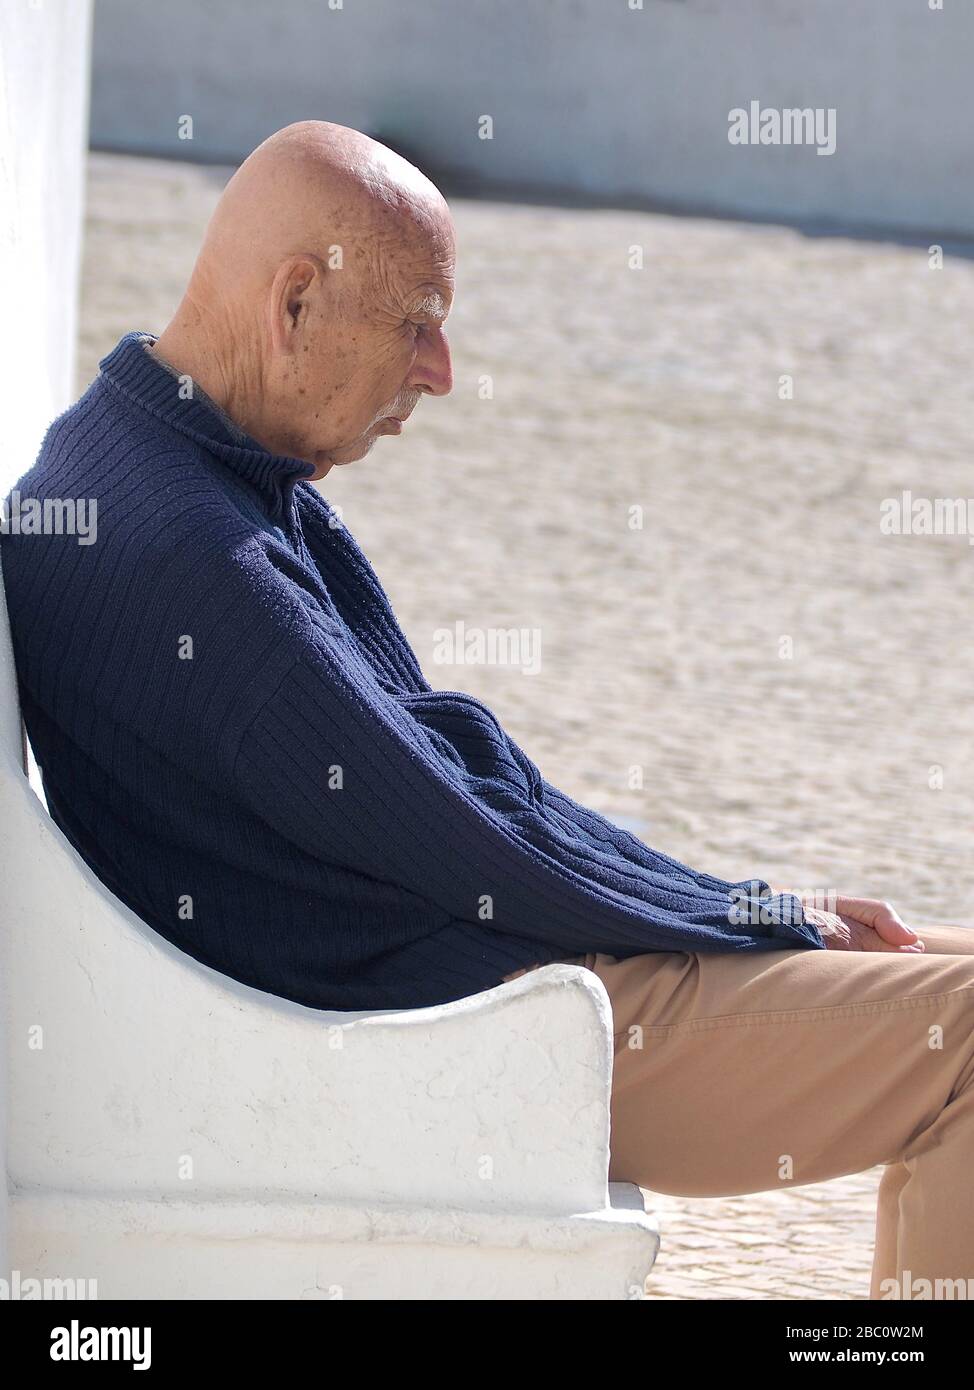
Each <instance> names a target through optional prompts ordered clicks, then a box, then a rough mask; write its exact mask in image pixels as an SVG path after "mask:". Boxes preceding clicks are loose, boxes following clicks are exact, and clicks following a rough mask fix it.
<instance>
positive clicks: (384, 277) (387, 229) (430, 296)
mask: <svg viewBox="0 0 974 1390" xmlns="http://www.w3.org/2000/svg"><path fill="white" fill-rule="evenodd" d="M455 259H456V244H455V240H454V232H453V221H452V218H451V217H450V215H449V212H448V211H445V210H444V211H441V210H439V209H435V208H434V209H425V208H424V209H419V210H417V211H414V210H411V209H410V210H408V211H407V212H405V213H403V212H399V213H397V214H395V215H390V216H385V217H383V218H382V220H381V225H380V226H379V227H378V228H376V229H375V235H374V236H373V237H372V238H371V239H370V246H369V254H368V256H367V260H368V262H369V267H368V268H369V270H370V271H371V272H372V277H373V279H374V282H375V285H376V289H377V290H378V291H379V292H381V291H382V289H385V290H386V291H387V292H391V293H394V294H397V295H406V294H408V295H409V296H410V299H411V301H412V303H413V304H414V306H415V307H416V308H421V309H422V311H423V312H424V313H425V314H428V315H429V316H430V317H432V318H446V316H447V314H448V313H449V311H450V305H451V302H452V299H453V285H454V272H455Z"/></svg>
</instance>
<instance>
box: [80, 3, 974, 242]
mask: <svg viewBox="0 0 974 1390" xmlns="http://www.w3.org/2000/svg"><path fill="white" fill-rule="evenodd" d="M331 2H332V3H335V0H331ZM944 6H945V8H944V10H943V11H942V12H941V11H931V10H930V9H929V7H928V3H927V0H855V3H854V4H850V3H849V0H815V3H809V0H643V8H642V10H630V9H629V8H628V0H462V2H461V0H343V6H342V8H341V9H340V10H333V9H330V8H329V0H275V3H267V2H266V0H207V3H206V4H200V3H198V0H166V3H165V4H159V3H158V0H97V6H96V31H95V56H94V90H93V119H92V136H93V140H94V142H95V143H96V144H99V145H103V146H107V147H113V148H121V149H126V150H134V151H150V152H155V153H160V154H165V155H168V156H171V157H187V158H194V159H209V160H213V159H216V160H235V159H238V158H240V157H242V156H243V155H244V154H245V153H247V152H248V151H249V150H250V149H252V148H253V146H254V145H256V144H257V143H258V142H259V141H260V140H261V139H263V138H264V137H265V136H266V135H267V134H269V133H270V132H271V131H272V130H275V129H276V128H278V127H279V126H282V125H285V124H287V123H288V122H289V121H293V120H299V119H305V118H308V117H318V118H324V119H329V120H336V121H340V122H342V123H343V124H346V125H353V126H357V127H359V128H360V129H364V130H367V131H369V132H370V133H374V134H379V135H385V136H386V137H390V138H391V139H392V141H394V142H399V143H400V144H402V145H403V146H405V147H406V148H407V149H412V150H413V151H414V152H415V154H416V156H417V157H418V160H419V162H421V163H426V164H427V165H428V166H432V167H433V168H434V169H435V168H440V169H444V168H446V169H454V170H458V171H461V172H463V173H464V174H466V175H469V176H471V177H474V178H476V179H478V180H487V181H500V182H514V183H517V184H523V185H527V186H535V187H541V188H544V187H548V188H556V187H560V186H563V187H566V188H568V189H572V190H576V191H578V192H580V193H585V194H593V195H598V196H605V197H608V198H612V199H618V198H624V197H626V196H633V197H636V198H639V199H648V200H651V201H653V202H657V203H661V204H663V205H676V206H684V207H687V208H691V209H699V210H703V211H709V210H722V211H727V212H733V213H737V214H743V215H745V216H752V217H753V216H757V217H762V216H769V217H776V216H777V217H784V218H786V219H788V220H807V221H817V220H826V221H837V222H841V223H852V224H860V225H870V224H872V225H876V226H885V227H890V228H910V229H915V230H916V231H917V232H918V233H920V234H921V235H922V236H927V234H928V233H929V235H930V237H931V239H936V237H938V236H947V235H949V234H950V233H951V232H954V233H959V234H964V235H969V234H974V178H972V176H971V175H972V167H971V166H972V159H971V125H972V123H971V100H970V97H969V91H970V71H971V62H972V56H974V5H971V4H970V3H967V2H966V0H944ZM751 100H758V101H760V102H761V103H762V105H764V106H774V107H779V108H781V107H795V106H797V107H805V106H810V107H824V108H828V107H835V108H836V112H837V117H836V120H837V137H838V139H837V149H836V153H835V154H834V155H832V156H829V157H824V156H819V155H816V153H815V150H814V149H812V148H808V147H790V148H789V147H784V146H768V147H761V146H754V147H752V146H747V147H734V146H731V145H730V144H729V143H728V140H727V117H728V112H729V111H730V110H731V109H732V108H733V107H738V106H741V107H746V106H747V105H748V103H749V102H750V101H751ZM485 113H486V114H489V115H491V116H492V117H493V118H494V139H493V140H492V141H483V140H480V139H478V138H477V120H478V117H479V116H481V115H483V114H485ZM183 115H190V116H192V117H193V122H194V138H193V140H192V141H183V140H180V139H178V138H177V125H178V121H179V118H180V116H183Z"/></svg>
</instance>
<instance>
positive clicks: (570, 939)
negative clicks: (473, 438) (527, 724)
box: [4, 122, 974, 1296]
mask: <svg viewBox="0 0 974 1390" xmlns="http://www.w3.org/2000/svg"><path fill="white" fill-rule="evenodd" d="M453 275H454V236H453V226H452V222H451V218H450V214H449V211H448V208H447V205H446V203H445V202H444V200H443V198H442V197H441V196H440V194H439V193H438V191H437V190H436V188H435V187H434V186H433V185H432V184H431V183H430V182H429V181H428V180H427V179H426V178H425V177H424V176H423V175H422V174H421V173H420V172H419V171H418V170H416V169H415V168H413V167H412V166H411V165H410V164H408V163H406V162H405V161H404V160H402V159H400V158H399V157H398V156H396V155H394V154H393V153H392V152H390V151H389V150H387V149H385V148H383V147H382V146H380V145H377V144H376V143H375V142H373V141H371V140H368V139H367V138H366V137H364V136H362V135H360V134H358V133H357V132H354V131H350V130H346V129H344V128H342V127H339V126H333V125H328V124H324V123H320V122H305V123H302V124H300V125H297V126H292V127H289V128H288V129H286V130H283V131H280V132H279V133H278V134H277V135H275V136H273V137H272V138H271V139H269V140H268V141H266V142H265V143H264V144H263V145H261V146H260V148H259V149H258V150H256V151H255V152H254V153H253V154H252V155H251V156H250V158H249V159H247V160H246V161H245V162H244V164H243V165H242V166H241V168H240V169H239V170H238V171H237V173H236V174H235V175H234V177H233V178H232V179H231V181H230V183H229V184H228V186H227V188H226V190H225V192H224V194H223V196H222V198H221V200H220V202H219V205H218V207H217V209H216V212H215V214H214V216H213V219H212V221H211V223H210V225H209V228H208V229H207V233H206V237H205V240H204V243H203V246H202V249H201V251H200V255H199V259H198V261H197V264H196V266H195V268H194V271H193V274H192V277H191V279H190V282H189V285H188V287H187V290H186V294H185V297H184V299H183V301H182V303H181V304H180V306H179V308H178V310H177V312H176V314H175V317H174V318H173V320H172V322H171V323H170V324H169V325H168V327H167V328H166V329H165V331H164V332H163V333H162V335H161V336H160V337H159V338H157V339H154V338H152V337H151V336H150V335H148V334H142V333H130V334H128V335H127V336H126V337H124V338H123V339H122V340H121V342H120V343H119V344H118V345H117V346H116V347H115V348H114V349H113V351H112V352H110V353H109V355H108V356H107V357H106V358H105V359H104V361H103V362H102V363H101V373H100V375H99V377H98V379H97V380H96V381H95V382H94V384H93V385H92V386H91V387H90V388H89V390H88V391H87V392H86V394H85V395H84V396H83V397H82V399H81V400H80V401H79V402H78V403H77V405H75V406H74V407H73V408H72V409H71V410H69V411H68V412H67V413H66V414H65V415H63V416H62V417H61V418H60V419H59V420H58V421H56V423H55V424H54V425H53V426H52V428H51V430H50V432H49V434H48V437H47V439H46V441H45V443H44V446H43V449H42V451H41V455H40V458H39V460H38V462H37V464H36V465H35V467H34V469H33V470H32V471H31V473H29V474H28V475H27V477H26V478H25V479H24V480H22V482H21V483H20V485H19V492H20V494H21V496H29V497H32V498H37V499H39V500H40V501H42V502H43V501H44V500H49V499H64V498H74V499H82V498H88V499H92V500H95V501H97V508H98V509H97V517H98V534H97V542H96V543H95V544H90V545H84V546H79V545H76V544H73V543H72V541H71V538H69V537H66V536H62V535H58V536H51V535H43V534H41V535H37V536H33V535H27V534H20V535H11V536H10V537H8V538H7V541H6V543H5V546H4V571H5V578H6V585H7V591H8V599H9V606H10V614H11V620H12V626H13V633H14V640H15V649H16V656H17V663H18V669H19V676H20V681H21V699H22V706H23V711H24V717H25V720H26V724H27V728H28V731H29V734H30V738H31V741H32V744H33V747H34V749H35V751H36V754H37V759H38V762H39V764H40V766H41V768H42V771H43V778H44V785H45V789H46V793H47V798H48V803H49V806H50V810H51V814H52V816H53V817H54V818H55V820H56V821H57V823H58V824H59V825H60V826H61V828H62V829H63V831H64V833H65V834H66V835H67V836H68V838H69V839H70V840H71V842H72V843H73V844H74V845H75V846H76V848H77V850H78V852H79V853H80V854H81V855H82V856H83V857H84V858H85V859H86V860H87V862H88V863H89V864H90V865H91V866H92V868H93V869H94V870H95V872H96V873H97V874H98V875H99V876H100V877H101V879H102V880H103V881H104V882H105V883H106V884H107V885H108V886H109V887H110V888H111V889H112V890H113V891H114V892H115V893H116V894H117V896H118V897H119V898H121V899H122V900H123V901H125V902H126V903H128V904H129V906H130V907H131V908H132V909H133V910H134V911H135V912H137V913H138V914H139V915H140V916H141V917H142V918H143V919H144V920H145V921H146V922H147V923H149V924H150V925H151V926H152V927H153V928H154V929H155V930H156V931H158V932H159V933H161V934H162V935H163V936H165V937H166V938H168V939H169V940H170V941H172V942H173V943H175V944H176V945H177V946H179V947H180V948H182V949H183V950H184V951H186V952H188V953H189V954H191V955H193V956H195V957H196V958H197V959H199V960H201V961H204V962H206V963H208V964H209V965H211V966H213V967H215V968H216V969H218V970H221V971H224V972H225V973H226V974H228V975H231V976H233V977H235V978H236V979H239V980H242V981H245V982H247V983H249V984H251V985H254V986H257V987H258V988H261V989H265V990H268V991H270V992H272V993H275V994H279V995H283V996H286V997H288V998H290V999H294V1000H297V1001H299V1002H302V1003H304V1004H308V1005H311V1006H314V1007H319V1008H331V1009H376V1008H382V1009H388V1008H393V1009H395V1008H409V1007H415V1006H420V1005H425V1004H433V1003H439V1002H442V1001H445V1000H450V999H456V998H459V997H462V996H463V995H466V994H470V993H474V992H476V991H478V990H482V989H487V988H490V987H491V986H495V985H498V984H500V983H501V982H502V981H504V980H506V979H510V978H513V977H514V976H516V975H517V974H520V973H522V972H523V971H524V970H526V969H531V968H535V967H537V966H538V965H542V964H544V963H546V962H549V961H552V960H565V959H568V960H574V961H577V962H579V963H581V964H584V965H585V966H587V967H588V968H589V969H591V970H594V971H595V972H597V973H598V974H599V976H600V977H601V978H602V980H603V981H604V982H605V985H606V987H607V989H608V992H609V995H610V998H611V1000H612V1004H613V1011H614V1017H615V1027H616V1065H615V1075H614V1083H613V1109H612V1117H613V1134H612V1161H611V1174H612V1177H613V1178H619V1179H628V1180H631V1181H635V1182H638V1183H641V1184H643V1185H644V1186H647V1187H650V1188H653V1189H655V1190H657V1191H661V1192H673V1193H687V1194H694V1195H720V1194H730V1193H737V1192H746V1191H753V1190H758V1189H762V1188H771V1187H775V1186H777V1185H781V1184H783V1185H789V1184H800V1183H809V1182H815V1181H818V1180H820V1179H823V1178H828V1177H833V1176H836V1175H838V1174H842V1173H849V1172H853V1171H857V1170H860V1169H863V1168H866V1167H868V1166H870V1165H872V1164H876V1163H885V1164H888V1165H889V1167H888V1169H887V1172H886V1174H885V1176H884V1181H883V1185H882V1192H881V1198H880V1219H879V1227H878V1242H877V1253H876V1262H875V1268H874V1276H873V1292H874V1294H876V1295H877V1296H880V1295H884V1294H887V1295H888V1294H893V1295H896V1294H897V1290H898V1288H899V1285H898V1284H897V1283H896V1281H898V1280H901V1279H902V1278H903V1277H904V1275H905V1272H906V1271H910V1275H911V1277H912V1279H913V1281H914V1287H915V1286H916V1281H917V1280H918V1279H930V1280H934V1279H967V1278H971V1277H972V1276H974V1184H972V1182H971V1178H970V1170H971V1166H972V1160H974V1030H972V1027H971V1018H972V1004H974V993H972V989H974V961H972V960H971V951H972V946H971V944H969V943H970V941H971V938H970V937H969V936H968V935H967V934H966V933H965V932H964V931H963V930H961V929H956V928H955V929H950V928H941V929H939V930H936V931H930V932H928V933H924V934H923V939H922V940H921V939H920V938H919V937H918V935H917V933H915V932H914V931H912V930H911V929H910V928H909V927H907V926H906V925H905V924H904V923H902V922H901V921H900V919H899V918H898V916H897V915H896V913H895V912H894V911H893V910H892V909H891V908H889V907H888V906H886V905H885V904H882V903H877V902H872V901H865V900H861V899H855V898H846V899H842V898H840V899H838V900H837V902H836V903H835V904H834V906H835V909H836V910H835V911H834V912H831V913H829V912H823V911H820V910H818V909H817V908H814V907H810V906H809V907H803V905H802V904H801V903H800V902H799V901H798V899H797V898H796V897H795V896H794V895H790V894H787V893H774V892H772V891H771V889H770V888H769V886H768V884H767V883H766V882H764V881H763V880H762V879H755V880H745V881H743V882H740V883H730V882H727V881H725V880H722V879H719V878H715V877H713V876H712V875H710V874H706V873H701V872H696V871H693V870H691V869H689V868H687V867H685V866H684V865H682V864H679V863H677V862H676V861H674V860H673V859H670V858H669V857H667V856H666V855H665V854H662V853H659V852H657V851H654V850H652V849H650V848H649V847H648V846H646V845H645V844H643V843H642V842H641V841H640V840H638V839H636V838H635V837H634V836H632V835H630V834H628V833H627V832H625V831H623V830H621V829H619V828H618V827H616V826H614V825H612V824H611V823H609V822H608V821H606V820H605V819H603V818H602V817H601V816H599V815H597V814H596V813H594V812H592V811H590V810H587V809H586V808H585V807H583V806H581V805H579V804H577V803H576V802H574V801H573V800H572V799H571V798H570V797H569V796H567V795H565V793H563V792H561V791H559V790H558V789H557V788H555V787H553V786H551V785H550V783H548V782H546V781H545V780H544V778H543V777H542V775H541V773H540V772H539V770H538V769H537V767H536V766H535V765H534V764H533V763H532V762H531V760H530V759H529V758H528V757H527V756H526V754H525V753H524V752H523V751H522V750H521V749H520V748H519V747H518V746H517V745H516V744H515V743H514V742H513V741H512V740H511V739H510V738H509V737H508V735H507V734H506V733H505V732H504V730H503V729H502V728H501V726H500V724H499V723H498V721H497V719H496V718H495V717H494V715H493V714H492V713H491V712H490V710H489V709H487V708H486V707H485V706H484V705H483V704H481V703H480V702H479V701H477V700H475V699H473V698H471V697H469V696H465V695H461V694H458V693H456V692H442V691H436V690H433V689H432V688H431V686H430V685H429V684H428V683H427V681H426V680H425V678H424V676H423V673H422V671H421V670H420V667H419V664H418V662H417V660H416V657H415V655H414V653H413V651H412V650H411V648H410V646H409V644H408V642H407V641H406V639H405V637H404V635H403V633H402V631H401V630H400V628H399V626H398V624H397V622H396V619H395V616H394V614H393V612H392V610H391V608H390V606H389V602H388V600H387V598H386V595H385V593H384V592H383V589H382V587H381V585H380V583H379V581H378V579H377V578H376V575H375V573H374V572H373V570H372V568H371V566H370V565H369V563H368V561H367V560H366V558H365V556H364V555H363V554H362V552H361V550H360V549H359V548H358V546H357V545H356V543H355V541H354V540H353V538H352V537H351V536H350V535H349V533H348V531H347V529H346V528H345V527H344V526H343V525H342V524H341V523H340V522H339V520H338V518H337V516H336V515H335V513H334V512H333V511H332V509H331V508H330V507H329V506H328V504H327V503H326V502H325V501H324V500H323V499H322V497H321V496H320V494H319V493H318V492H317V491H316V490H315V489H314V488H313V487H312V486H310V483H311V482H312V481H315V480H318V479H321V478H324V477H325V476H326V474H327V473H328V472H329V471H330V470H331V469H332V468H333V467H336V466H339V465H344V464H348V463H351V462H352V461H354V460H356V459H361V458H363V457H364V456H365V455H366V454H367V453H368V452H369V451H370V450H371V448H372V446H373V445H374V444H375V442H376V440H377V439H378V438H379V436H380V435H384V434H399V433H400V432H401V430H402V428H403V424H404V422H405V420H406V419H407V418H408V417H409V415H410V414H411V413H412V411H413V410H414V409H415V408H416V406H417V404H418V403H419V401H420V398H421V397H422V396H424V395H427V396H442V395H445V394H446V393H447V392H448V391H449V390H450V387H451V364H450V352H449V347H448V344H447V340H446V336H445V333H444V324H445V321H446V318H447V316H448V314H449V311H450V305H451V300H452V296H453ZM431 543H432V542H431ZM825 947H831V948H838V949H831V950H826V949H823V948H825ZM924 947H926V951H924ZM889 1281H893V1283H892V1284H890V1283H889Z"/></svg>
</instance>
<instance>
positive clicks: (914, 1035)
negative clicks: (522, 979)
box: [508, 927, 974, 1298]
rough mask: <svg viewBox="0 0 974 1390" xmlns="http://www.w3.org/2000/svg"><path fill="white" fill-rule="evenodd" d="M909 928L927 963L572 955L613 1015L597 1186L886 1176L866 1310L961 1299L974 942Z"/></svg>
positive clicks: (970, 1175) (737, 1184) (783, 1183)
mask: <svg viewBox="0 0 974 1390" xmlns="http://www.w3.org/2000/svg"><path fill="white" fill-rule="evenodd" d="M916 930H917V932H918V934H919V935H920V936H921V938H922V939H923V941H924V942H925V944H926V948H927V949H926V953H925V954H924V955H898V954H896V953H893V952H863V951H832V950H828V951H820V950H803V949H801V948H798V949H791V950H783V951H769V952H766V953H743V952H742V953H740V954H733V953H732V954H726V955H725V954H721V955H710V954H707V955H698V954H696V953H691V952H659V953H652V954H647V955H640V956H632V957H630V958H629V959H627V960H616V959H615V957H613V956H609V955H603V954H601V953H593V954H590V955H587V956H578V957H571V958H570V959H571V961H572V963H573V964H577V965H584V966H585V967H587V968H588V969H589V970H593V971H594V972H595V973H596V974H597V975H598V976H599V978H600V979H601V980H602V982H603V983H604V985H605V987H606V989H607V991H608V994H609V998H610V1000H611V1002H612V1011H613V1027H614V1034H615V1063H614V1069H613V1079H612V1105H611V1118H612V1132H611V1157H610V1165H609V1177H610V1179H611V1180H612V1181H626V1182H633V1183H637V1184H639V1186H641V1187H645V1188H648V1189H650V1190H651V1191H654V1192H660V1193H672V1194H674V1195H677V1196H689V1197H728V1196H734V1195H737V1194H740V1193H744V1192H763V1191H767V1190H769V1189H772V1188H777V1187H798V1186H801V1185H802V1184H804V1183H813V1182H822V1181H823V1180H825V1179H828V1178H837V1177H841V1176H842V1175H843V1174H847V1173H858V1172H862V1171H863V1170H864V1169H866V1168H871V1167H872V1166H873V1165H875V1164H885V1165H887V1167H886V1171H885V1172H884V1174H883V1177H882V1181H881V1184H880V1189H879V1203H878V1211H877V1222H876V1247H875V1254H874V1260H873V1273H872V1281H871V1287H870V1297H872V1298H890V1297H899V1298H911V1297H912V1298H916V1297H923V1296H924V1293H923V1288H924V1286H923V1284H922V1283H919V1282H918V1281H923V1280H929V1281H930V1285H931V1287H932V1288H933V1289H934V1290H935V1291H934V1292H933V1293H932V1294H931V1295H927V1296H933V1297H937V1296H940V1297H954V1298H957V1297H974V930H972V929H969V928H964V927H931V928H926V929H924V928H917V929H916ZM531 968H532V969H536V968H538V967H531ZM522 973H523V972H522V971H516V972H515V975H517V974H522ZM508 978H509V979H512V978H514V976H508ZM894 1280H895V1281H896V1283H895V1284H891V1283H888V1282H887V1281H894ZM968 1280H969V1281H970V1283H969V1284H967V1281H968ZM936 1281H964V1286H966V1289H967V1290H968V1291H967V1292H964V1288H963V1287H962V1286H961V1285H957V1284H951V1283H949V1282H948V1283H946V1284H940V1285H938V1284H937V1282H936ZM948 1287H949V1288H952V1289H953V1292H952V1293H951V1292H946V1291H944V1292H941V1293H939V1294H938V1293H937V1292H936V1290H937V1289H944V1290H946V1288H948Z"/></svg>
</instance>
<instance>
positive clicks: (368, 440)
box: [315, 435, 376, 479]
mask: <svg viewBox="0 0 974 1390" xmlns="http://www.w3.org/2000/svg"><path fill="white" fill-rule="evenodd" d="M375 441H376V436H375V435H367V436H366V437H365V438H364V439H357V440H356V441H355V443H354V444H349V445H348V446H347V447H346V448H344V449H329V451H328V453H327V454H318V455H316V457H315V479H319V478H323V477H324V476H325V474H326V473H328V472H329V471H330V470H331V469H332V468H340V467H342V466H343V465H344V464H346V463H357V462H358V460H359V459H364V458H365V455H366V454H369V453H371V452H372V446H373V444H374V443H375Z"/></svg>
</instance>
